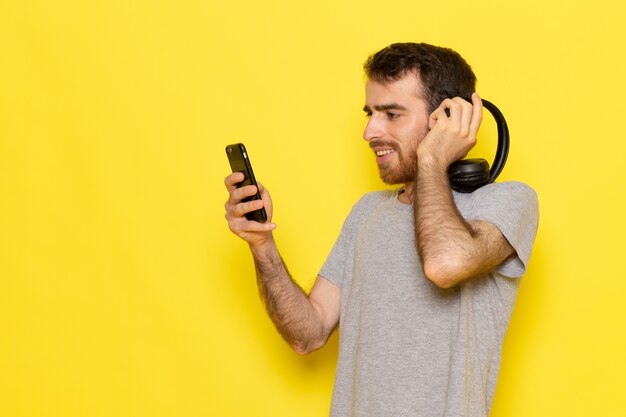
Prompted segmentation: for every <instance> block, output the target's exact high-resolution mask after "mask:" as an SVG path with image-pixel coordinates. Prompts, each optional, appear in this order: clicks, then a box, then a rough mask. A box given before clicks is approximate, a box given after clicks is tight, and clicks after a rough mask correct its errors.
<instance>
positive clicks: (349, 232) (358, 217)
mask: <svg viewBox="0 0 626 417" xmlns="http://www.w3.org/2000/svg"><path fill="white" fill-rule="evenodd" d="M374 200H376V194H375V193H369V194H366V195H364V196H363V197H362V198H361V199H360V200H359V201H358V202H357V203H356V204H355V205H354V206H353V207H352V210H350V214H348V217H346V220H345V221H344V222H343V226H342V228H341V232H340V233H339V237H338V238H337V240H336V241H335V244H334V246H333V249H332V250H331V251H330V254H329V255H328V257H327V258H326V262H324V265H322V268H321V270H320V273H319V274H320V275H321V276H322V277H324V278H326V279H327V280H328V281H330V282H332V283H333V284H335V285H336V286H338V287H339V288H341V287H342V285H343V283H344V282H345V279H346V276H348V275H349V274H350V273H351V271H350V263H351V262H352V261H353V256H352V255H353V253H354V241H355V239H356V235H355V233H356V232H355V230H356V229H357V227H358V224H359V223H361V222H362V221H363V216H364V214H365V213H366V212H367V210H368V207H370V206H371V204H373V203H374Z"/></svg>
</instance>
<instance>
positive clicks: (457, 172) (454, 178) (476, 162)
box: [448, 159, 490, 193]
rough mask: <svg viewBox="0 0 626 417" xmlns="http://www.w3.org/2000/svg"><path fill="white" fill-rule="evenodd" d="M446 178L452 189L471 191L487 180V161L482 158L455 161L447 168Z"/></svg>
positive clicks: (462, 191) (488, 176) (464, 191)
mask: <svg viewBox="0 0 626 417" xmlns="http://www.w3.org/2000/svg"><path fill="white" fill-rule="evenodd" d="M448 178H449V179H450V186H451V187H452V189H453V190H455V191H458V192H461V193H471V192H472V191H474V190H476V189H477V188H480V187H481V186H483V185H485V184H487V183H488V182H489V178H490V172H489V163H488V162H487V161H485V160H484V159H462V160H460V161H456V162H454V163H453V164H451V165H450V167H449V168H448Z"/></svg>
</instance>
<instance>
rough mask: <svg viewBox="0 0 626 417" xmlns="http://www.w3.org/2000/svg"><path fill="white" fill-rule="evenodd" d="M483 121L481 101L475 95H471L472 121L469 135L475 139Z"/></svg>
mask: <svg viewBox="0 0 626 417" xmlns="http://www.w3.org/2000/svg"><path fill="white" fill-rule="evenodd" d="M482 121H483V101H482V100H481V99H480V96H479V95H478V94H476V93H474V94H472V121H471V122H470V134H472V135H473V136H474V137H476V133H478V129H479V128H480V124H481V122H482Z"/></svg>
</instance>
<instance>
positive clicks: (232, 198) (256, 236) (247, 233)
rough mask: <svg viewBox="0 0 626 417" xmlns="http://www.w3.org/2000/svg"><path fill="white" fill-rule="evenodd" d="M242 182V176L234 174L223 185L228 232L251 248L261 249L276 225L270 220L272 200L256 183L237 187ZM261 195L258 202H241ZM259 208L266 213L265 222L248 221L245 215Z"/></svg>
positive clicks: (237, 173)
mask: <svg viewBox="0 0 626 417" xmlns="http://www.w3.org/2000/svg"><path fill="white" fill-rule="evenodd" d="M243 180H244V174H243V173H241V172H234V173H232V174H230V175H229V176H227V177H226V179H225V180H224V184H225V185H226V189H227V190H228V200H227V201H226V204H224V207H225V209H226V215H225V217H226V220H227V221H228V227H229V228H230V230H231V231H232V232H233V233H234V234H236V235H237V236H239V237H240V238H242V239H243V240H245V241H246V242H248V244H249V245H250V246H251V247H261V246H263V245H264V244H265V243H267V242H268V241H270V240H271V239H272V233H271V232H272V230H274V229H275V228H276V225H275V224H274V223H272V222H271V220H272V199H271V197H270V194H269V192H268V191H267V189H265V188H264V187H263V185H261V184H260V183H258V188H257V186H255V185H245V186H243V187H237V185H238V184H240V183H241V182H242V181H243ZM257 191H258V192H259V193H260V195H261V199H260V200H256V199H253V200H249V201H242V200H244V199H245V198H249V197H253V196H255V194H256V193H257ZM261 208H264V209H265V212H266V213H267V222H265V223H261V222H257V221H254V220H248V219H247V218H246V214H249V213H252V212H254V211H256V210H260V209H261Z"/></svg>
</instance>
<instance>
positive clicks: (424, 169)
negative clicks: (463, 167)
mask: <svg viewBox="0 0 626 417" xmlns="http://www.w3.org/2000/svg"><path fill="white" fill-rule="evenodd" d="M448 166H449V164H448V163H447V162H446V161H444V160H442V159H441V158H438V157H437V156H435V155H434V154H431V153H425V152H418V153H417V170H418V171H417V172H418V173H419V174H425V173H429V174H435V175H437V174H439V175H444V174H445V175H447V173H448Z"/></svg>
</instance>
